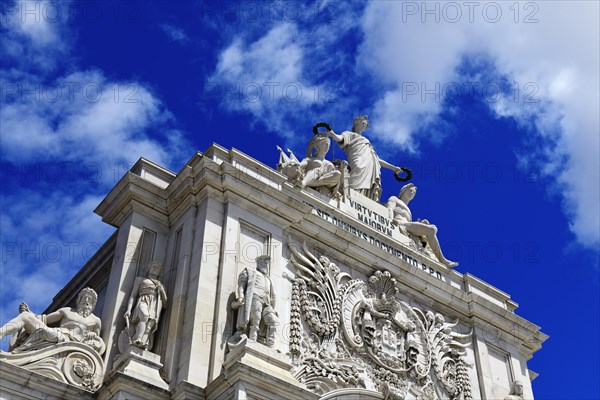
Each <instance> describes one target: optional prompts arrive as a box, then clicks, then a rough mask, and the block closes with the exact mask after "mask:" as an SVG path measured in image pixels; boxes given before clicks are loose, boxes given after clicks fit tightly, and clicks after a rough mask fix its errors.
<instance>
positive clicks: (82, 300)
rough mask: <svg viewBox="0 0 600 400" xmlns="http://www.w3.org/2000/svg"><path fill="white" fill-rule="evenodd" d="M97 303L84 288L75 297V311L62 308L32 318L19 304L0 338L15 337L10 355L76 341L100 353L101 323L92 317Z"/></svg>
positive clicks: (102, 343)
mask: <svg viewBox="0 0 600 400" xmlns="http://www.w3.org/2000/svg"><path fill="white" fill-rule="evenodd" d="M97 300H98V295H97V294H96V292H95V291H94V290H93V289H91V288H84V289H82V290H81V292H79V295H78V296H77V306H76V308H70V307H64V308H61V309H59V310H57V311H54V312H52V313H50V314H48V315H35V314H33V313H32V312H31V311H29V307H27V305H26V304H22V305H21V306H20V307H19V311H21V313H20V314H19V315H18V316H16V317H15V318H13V319H12V320H10V321H9V322H8V323H7V324H6V325H4V326H3V327H2V328H0V338H1V337H4V336H6V335H10V334H13V335H15V334H16V335H17V339H16V340H15V345H14V346H13V347H14V349H13V350H12V351H13V352H25V351H28V350H37V349H40V348H44V347H48V346H49V345H51V344H53V343H63V342H79V343H84V344H87V345H88V346H90V347H91V348H93V349H94V350H95V351H96V352H97V353H98V354H102V353H104V350H105V344H104V341H103V340H102V338H101V337H100V326H101V322H100V318H98V317H97V316H95V315H94V314H92V312H93V311H94V308H95V307H96V301H97ZM49 325H58V326H57V327H50V326H49Z"/></svg>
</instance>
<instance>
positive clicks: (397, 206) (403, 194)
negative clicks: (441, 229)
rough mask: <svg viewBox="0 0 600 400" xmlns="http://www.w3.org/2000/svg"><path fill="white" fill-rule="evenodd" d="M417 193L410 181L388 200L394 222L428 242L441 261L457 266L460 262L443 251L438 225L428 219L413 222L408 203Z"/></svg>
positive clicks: (449, 265)
mask: <svg viewBox="0 0 600 400" xmlns="http://www.w3.org/2000/svg"><path fill="white" fill-rule="evenodd" d="M416 193H417V187H416V186H415V185H413V184H412V183H409V184H407V185H404V186H403V187H402V189H400V193H399V194H398V197H396V196H392V197H390V198H389V199H388V202H387V208H388V210H389V212H390V218H392V219H393V223H394V224H395V225H398V226H399V228H400V231H401V232H402V233H404V234H405V235H407V236H408V234H412V235H415V236H417V237H419V238H420V239H422V240H424V241H425V242H426V243H428V244H429V246H430V247H431V250H432V251H433V254H434V255H435V256H436V258H437V259H438V261H439V262H441V263H442V264H444V265H446V266H447V267H450V268H453V267H456V266H457V265H458V263H457V262H454V261H450V260H448V259H446V257H444V254H443V253H442V249H441V248H440V242H439V241H438V238H437V235H436V233H437V227H436V226H435V225H432V224H430V223H429V221H427V220H426V219H424V220H422V221H419V222H413V220H412V213H411V212H410V208H408V203H409V202H410V201H411V200H412V199H414V197H415V195H416Z"/></svg>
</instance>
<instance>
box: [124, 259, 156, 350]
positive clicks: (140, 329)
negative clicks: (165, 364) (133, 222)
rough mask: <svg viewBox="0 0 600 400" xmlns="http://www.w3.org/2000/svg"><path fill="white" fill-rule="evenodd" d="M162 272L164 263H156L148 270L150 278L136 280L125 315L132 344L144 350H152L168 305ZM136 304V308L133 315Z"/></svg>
mask: <svg viewBox="0 0 600 400" xmlns="http://www.w3.org/2000/svg"><path fill="white" fill-rule="evenodd" d="M162 270H163V265H162V263H161V262H158V261H154V262H152V263H150V266H149V268H148V277H146V278H143V277H140V276H138V277H137V278H135V282H134V284H133V289H132V290H131V296H129V301H128V303H127V311H126V312H125V315H124V317H125V321H126V322H127V326H128V328H129V329H128V334H129V340H130V343H131V344H132V345H133V346H136V347H139V348H142V349H144V350H150V349H152V344H153V339H154V332H155V331H156V329H157V328H158V320H159V318H160V313H161V312H162V309H163V308H165V307H166V305H167V292H166V291H165V287H164V286H163V284H162V283H161V282H160V281H159V280H158V278H159V276H160V274H161V273H162ZM136 299H137V302H136ZM134 303H135V308H133V313H132V311H131V309H132V307H133V304H134Z"/></svg>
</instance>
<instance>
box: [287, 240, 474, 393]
mask: <svg viewBox="0 0 600 400" xmlns="http://www.w3.org/2000/svg"><path fill="white" fill-rule="evenodd" d="M290 251H291V253H292V255H291V263H292V264H293V265H294V266H295V268H296V272H297V273H296V276H295V277H293V278H290V279H291V280H292V299H291V301H292V304H291V315H290V317H291V329H290V353H291V355H292V357H293V362H294V365H295V367H294V376H295V377H296V379H298V380H300V381H301V382H304V383H305V384H306V385H307V387H308V388H309V389H311V390H313V391H315V392H317V393H319V394H325V393H327V392H329V391H332V390H335V389H341V388H365V389H370V390H376V391H379V392H381V393H383V394H384V395H385V396H386V397H385V398H386V399H404V398H405V397H406V396H408V394H411V395H412V396H414V397H416V398H420V399H432V400H433V399H439V398H450V399H467V400H468V399H472V395H471V389H470V383H469V378H468V368H469V366H468V365H467V364H466V362H465V360H464V354H465V350H464V348H465V347H467V346H468V344H464V343H463V342H464V341H467V340H469V339H470V334H466V335H464V334H459V333H457V332H454V331H453V328H454V327H455V326H456V324H457V322H455V323H449V322H446V321H445V318H444V317H443V316H442V315H441V314H436V313H434V312H432V311H423V310H420V309H418V308H415V307H411V306H409V305H408V304H407V303H405V302H402V301H399V300H398V299H397V298H396V294H397V293H398V290H399V289H398V287H397V285H396V280H395V279H394V278H392V276H391V274H390V273H389V272H387V271H385V272H382V271H377V272H375V273H374V274H373V275H372V276H371V277H370V278H369V279H368V282H364V281H362V280H359V279H352V277H351V276H350V275H349V274H347V273H343V272H340V269H339V268H338V267H337V266H336V265H335V264H334V263H332V262H331V261H330V260H329V259H328V258H327V257H319V258H317V257H315V256H314V255H313V254H311V253H310V251H309V250H308V249H307V248H306V245H304V246H303V248H302V251H299V250H297V249H295V248H294V247H292V246H290ZM411 398H412V397H411Z"/></svg>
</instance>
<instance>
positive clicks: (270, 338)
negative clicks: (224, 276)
mask: <svg viewBox="0 0 600 400" xmlns="http://www.w3.org/2000/svg"><path fill="white" fill-rule="evenodd" d="M270 260H271V259H270V257H269V256H259V257H258V258H257V259H256V270H254V269H248V268H245V269H244V270H243V271H242V272H241V273H240V275H239V276H238V287H237V291H236V299H235V301H234V302H233V303H232V305H231V307H232V308H233V309H234V310H236V311H237V325H236V328H237V332H236V333H235V334H234V336H233V337H232V338H231V340H230V346H231V345H234V344H235V343H239V342H241V341H242V340H244V339H246V338H247V339H248V340H251V341H257V342H259V343H262V344H265V345H267V346H269V347H273V346H274V345H275V333H276V329H277V325H278V323H279V319H278V316H277V312H276V311H275V300H276V297H275V291H274V290H273V284H272V283H271V279H270V278H269V262H270Z"/></svg>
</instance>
